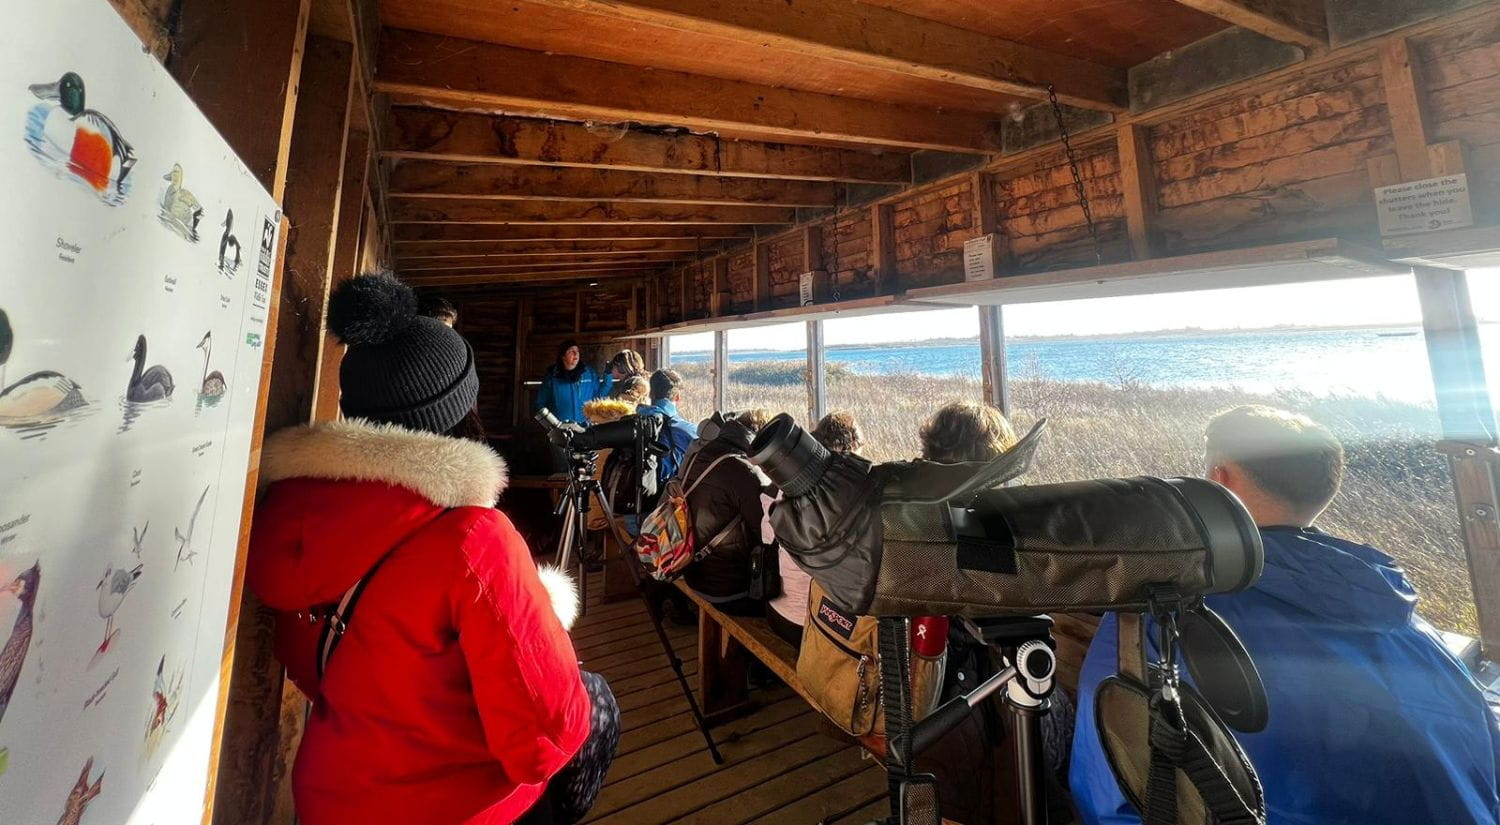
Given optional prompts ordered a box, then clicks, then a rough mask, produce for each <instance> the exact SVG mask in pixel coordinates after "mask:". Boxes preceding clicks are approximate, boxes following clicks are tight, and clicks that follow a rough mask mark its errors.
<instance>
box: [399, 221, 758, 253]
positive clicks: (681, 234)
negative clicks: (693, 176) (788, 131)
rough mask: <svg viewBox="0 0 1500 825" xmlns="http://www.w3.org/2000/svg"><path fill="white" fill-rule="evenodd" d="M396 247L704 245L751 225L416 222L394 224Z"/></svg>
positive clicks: (743, 234) (742, 234)
mask: <svg viewBox="0 0 1500 825" xmlns="http://www.w3.org/2000/svg"><path fill="white" fill-rule="evenodd" d="M393 235H394V236H395V237H394V240H395V244H396V248H397V249H411V248H412V247H413V245H416V244H425V243H480V242H483V243H537V242H538V241H557V240H569V241H572V240H585V241H615V240H681V239H683V238H686V239H688V240H690V241H693V242H698V241H702V242H704V243H705V244H707V243H712V242H715V241H733V240H743V239H745V238H749V237H751V235H752V232H751V230H750V228H749V227H746V226H735V225H733V224H718V225H715V224H696V225H694V224H661V223H657V224H628V223H611V224H592V225H589V224H572V225H563V226H542V225H538V224H511V225H503V224H470V225H454V224H449V225H437V226H432V225H427V226H423V225H413V224H406V225H404V226H398V227H395V228H394V230H393Z"/></svg>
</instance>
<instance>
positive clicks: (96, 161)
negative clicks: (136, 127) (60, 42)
mask: <svg viewBox="0 0 1500 825" xmlns="http://www.w3.org/2000/svg"><path fill="white" fill-rule="evenodd" d="M29 88H30V89H31V93H32V94H34V95H36V96H37V97H39V98H41V99H42V100H45V101H57V105H56V106H53V107H44V108H42V109H41V111H39V112H38V113H37V115H36V118H38V119H34V121H33V124H32V126H31V127H30V128H29V129H28V134H27V137H28V140H29V141H30V142H31V145H32V148H33V150H35V151H37V152H38V153H39V154H43V155H45V156H47V157H48V158H49V159H56V160H62V161H65V164H66V169H67V171H68V172H69V173H70V174H71V175H72V177H74V178H76V179H77V180H79V181H81V182H83V183H85V184H87V185H88V186H89V187H91V188H92V189H93V190H94V192H95V193H96V194H98V195H101V196H108V195H111V194H112V195H113V196H114V198H113V199H111V198H108V197H106V199H107V200H109V201H110V202H111V203H116V202H117V201H118V200H123V198H124V195H125V179H126V177H127V176H128V175H129V174H130V169H131V167H133V166H135V160H136V158H135V149H134V148H133V147H132V146H131V145H130V142H129V141H127V140H125V137H124V135H122V134H121V133H120V129H119V127H117V126H115V124H114V122H113V121H111V120H110V119H109V118H108V117H105V116H104V115H103V114H102V113H100V112H97V111H95V110H93V109H88V108H85V106H84V87H83V78H82V77H79V76H78V74H77V73H76V72H68V73H66V74H64V75H63V76H62V77H61V78H60V79H58V81H57V82H56V83H37V84H33V85H32V86H30V87H29Z"/></svg>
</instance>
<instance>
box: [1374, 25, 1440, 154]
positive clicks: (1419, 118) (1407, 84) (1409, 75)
mask: <svg viewBox="0 0 1500 825" xmlns="http://www.w3.org/2000/svg"><path fill="white" fill-rule="evenodd" d="M1380 77H1381V80H1382V82H1383V83H1384V84H1385V102H1386V111H1387V112H1389V113H1390V118H1391V132H1392V134H1393V135H1394V137H1395V139H1396V158H1397V160H1398V162H1399V163H1400V169H1401V179H1402V180H1423V179H1426V178H1430V177H1432V161H1431V156H1430V155H1429V154H1428V150H1427V113H1426V108H1427V107H1426V102H1425V100H1424V98H1423V95H1422V89H1423V88H1424V87H1423V84H1422V64H1421V63H1420V62H1418V61H1417V60H1415V59H1414V55H1413V54H1412V48H1411V43H1410V42H1408V41H1407V40H1406V39H1404V38H1397V39H1395V40H1391V41H1389V42H1387V43H1386V44H1385V45H1384V46H1381V48H1380Z"/></svg>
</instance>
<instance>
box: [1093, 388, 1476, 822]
mask: <svg viewBox="0 0 1500 825" xmlns="http://www.w3.org/2000/svg"><path fill="white" fill-rule="evenodd" d="M1206 453H1207V455H1206V458H1207V463H1208V467H1209V470H1208V477H1209V478H1210V479H1212V480H1213V481H1217V482H1219V483H1220V484H1223V485H1224V486H1225V487H1228V488H1229V489H1230V490H1231V491H1233V492H1234V493H1235V494H1236V495H1237V496H1239V497H1240V500H1241V501H1243V502H1244V503H1245V507H1246V509H1248V510H1249V511H1250V515H1251V516H1252V517H1253V518H1254V519H1255V523H1256V524H1257V525H1258V526H1259V527H1260V533H1261V540H1262V543H1263V544H1264V546H1265V572H1264V573H1263V574H1262V575H1261V578H1260V581H1259V582H1257V583H1256V584H1255V586H1253V587H1251V588H1250V589H1249V590H1246V591H1244V592H1242V593H1232V594H1226V595H1221V596H1209V597H1208V599H1207V603H1208V606H1209V607H1211V608H1213V609H1214V610H1215V611H1216V612H1218V613H1219V614H1220V615H1221V616H1223V617H1224V619H1225V621H1227V622H1228V623H1229V626H1230V627H1231V628H1233V629H1234V632H1235V634H1236V635H1238V636H1239V638H1240V641H1242V642H1243V643H1244V645H1245V648H1246V649H1247V650H1248V651H1249V652H1250V656H1251V658H1252V659H1253V660H1254V661H1255V665H1256V667H1257V668H1258V669H1259V671H1260V676H1261V678H1262V680H1263V681H1264V682H1265V686H1266V696H1267V700H1268V705H1269V709H1270V721H1269V723H1268V724H1267V726H1266V728H1265V730H1263V731H1260V732H1259V733H1236V734H1235V738H1236V739H1238V740H1239V743H1240V744H1241V745H1242V746H1243V747H1244V749H1245V752H1246V754H1247V755H1248V756H1249V757H1250V761H1251V762H1252V763H1253V764H1254V765H1255V768H1256V770H1257V772H1258V773H1259V774H1260V781H1261V784H1262V785H1263V786H1264V788H1265V797H1266V813H1267V822H1269V823H1273V825H1331V823H1354V822H1358V823H1370V825H1375V824H1376V823H1392V825H1397V823H1400V824H1401V825H1404V823H1413V822H1431V823H1439V822H1442V823H1458V822H1463V823H1494V822H1497V821H1500V795H1497V791H1496V786H1497V778H1496V777H1497V772H1500V728H1497V726H1496V720H1495V715H1494V713H1493V712H1492V710H1491V709H1490V708H1489V707H1488V706H1487V704H1486V701H1485V696H1484V694H1483V693H1482V692H1481V690H1480V688H1479V686H1478V685H1477V684H1476V683H1475V681H1474V678H1473V677H1472V676H1471V675H1470V673H1469V671H1468V669H1467V668H1466V667H1465V666H1464V664H1463V663H1462V662H1460V661H1459V660H1458V659H1457V658H1455V657H1454V656H1453V655H1452V654H1451V653H1449V651H1448V649H1447V647H1446V646H1445V645H1444V644H1443V641H1442V638H1441V637H1440V636H1439V634H1438V632H1437V631H1436V630H1434V629H1433V628H1432V626H1431V625H1429V624H1427V622H1425V621H1423V620H1422V618H1421V617H1420V616H1418V615H1417V613H1416V605H1417V593H1416V591H1415V590H1414V589H1413V588H1412V586H1411V584H1410V583H1409V582H1408V581H1407V579H1406V575H1405V573H1404V572H1403V571H1402V570H1401V567H1400V565H1398V564H1397V563H1396V562H1395V560H1393V559H1392V558H1391V557H1390V556H1387V555H1385V554H1384V553H1381V552H1380V551H1378V550H1375V549H1374V548H1372V547H1368V546H1366V545H1363V544H1359V543H1357V542H1353V541H1348V540H1346V539H1341V538H1338V537H1336V536H1331V535H1329V534H1327V533H1324V532H1322V531H1320V530H1318V529H1317V528H1316V527H1314V526H1313V523H1314V522H1315V521H1316V520H1317V518H1318V516H1319V515H1321V514H1322V512H1323V510H1324V509H1325V508H1326V507H1327V506H1328V504H1329V502H1330V501H1332V500H1333V498H1334V496H1335V495H1336V494H1337V492H1338V488H1339V482H1340V479H1341V477H1342V475H1343V469H1344V454H1343V448H1342V446H1341V445H1340V444H1339V442H1338V441H1337V440H1336V439H1335V438H1334V436H1333V435H1332V434H1331V433H1330V432H1328V430H1326V429H1324V428H1323V427H1321V426H1319V425H1317V424H1316V423H1314V422H1313V421H1311V420H1310V419H1308V418H1306V417H1305V416H1300V415H1295V414H1293V413H1289V412H1285V411H1283V410H1276V409H1272V408H1269V407H1240V408H1237V409H1234V410H1230V411H1229V412H1227V413H1224V414H1221V415H1220V416H1218V417H1216V418H1215V419H1214V420H1213V421H1212V422H1211V423H1210V424H1209V427H1208V435H1207V450H1206ZM1117 646H1118V632H1117V630H1116V623H1115V617H1114V614H1112V613H1111V614H1108V615H1106V616H1105V617H1104V621H1103V622H1102V623H1101V624H1100V626H1099V631H1098V634H1097V635H1096V636H1095V637H1094V642H1093V644H1092V645H1091V646H1090V647H1089V652H1088V656H1087V657H1086V658H1085V659H1084V665H1083V672H1082V674H1081V676H1080V678H1079V686H1078V707H1079V713H1078V729H1077V737H1076V739H1075V741H1074V746H1073V765H1072V770H1071V773H1070V780H1071V783H1072V786H1073V793H1074V797H1075V800H1076V801H1077V803H1078V807H1079V810H1080V813H1081V814H1082V816H1083V820H1084V822H1085V823H1089V825H1094V823H1108V825H1126V824H1127V823H1139V822H1140V821H1141V820H1140V816H1139V815H1138V814H1137V813H1136V811H1135V809H1134V808H1133V807H1131V805H1130V804H1129V803H1128V802H1126V800H1125V796H1124V794H1123V793H1121V792H1120V789H1119V786H1118V785H1117V784H1116V783H1115V779H1114V775H1113V773H1112V771H1111V769H1110V767H1109V765H1108V763H1107V761H1106V759H1105V757H1104V751H1103V748H1102V746H1101V745H1100V742H1099V735H1098V732H1097V730H1096V728H1095V722H1094V701H1093V696H1094V693H1095V691H1096V689H1097V688H1098V686H1099V683H1100V682H1101V681H1102V680H1103V679H1104V678H1105V677H1107V676H1110V675H1112V674H1113V673H1114V672H1115V668H1116V658H1117V654H1116V650H1117Z"/></svg>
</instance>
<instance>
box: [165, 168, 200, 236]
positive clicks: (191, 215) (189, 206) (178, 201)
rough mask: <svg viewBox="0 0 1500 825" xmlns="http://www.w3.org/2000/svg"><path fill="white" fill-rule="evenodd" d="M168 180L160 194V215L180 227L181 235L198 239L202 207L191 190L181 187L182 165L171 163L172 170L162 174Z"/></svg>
mask: <svg viewBox="0 0 1500 825" xmlns="http://www.w3.org/2000/svg"><path fill="white" fill-rule="evenodd" d="M162 180H165V181H170V183H168V184H167V191H166V192H165V193H164V194H162V196H161V214H162V217H163V218H165V219H166V220H168V221H170V222H171V223H172V224H174V225H176V226H177V227H179V228H181V229H182V234H183V237H185V238H187V239H188V240H190V241H196V240H198V221H200V220H202V219H203V207H202V205H200V204H199V203H198V199H197V198H196V197H194V196H193V193H192V192H189V191H188V190H186V189H184V188H182V165H181V164H177V163H174V164H172V171H170V172H168V173H167V174H165V175H163V176H162Z"/></svg>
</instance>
